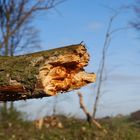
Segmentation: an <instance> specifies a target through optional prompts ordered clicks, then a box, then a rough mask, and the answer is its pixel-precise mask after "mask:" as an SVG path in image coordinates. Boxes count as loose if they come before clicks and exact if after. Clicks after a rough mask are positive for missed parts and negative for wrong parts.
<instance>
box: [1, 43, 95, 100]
mask: <svg viewBox="0 0 140 140" xmlns="http://www.w3.org/2000/svg"><path fill="white" fill-rule="evenodd" d="M88 61H89V55H88V53H87V50H86V48H85V46H84V45H82V44H77V45H70V46H66V47H62V48H57V49H52V50H48V51H42V52H37V53H32V54H27V55H22V56H15V57H2V56H0V101H14V100H21V99H29V98H40V97H45V96H52V95H56V94H57V93H59V92H67V91H71V90H74V89H78V88H80V87H82V86H85V85H87V84H88V83H91V82H95V74H94V73H86V72H85V71H84V68H83V67H84V66H86V65H87V64H88Z"/></svg>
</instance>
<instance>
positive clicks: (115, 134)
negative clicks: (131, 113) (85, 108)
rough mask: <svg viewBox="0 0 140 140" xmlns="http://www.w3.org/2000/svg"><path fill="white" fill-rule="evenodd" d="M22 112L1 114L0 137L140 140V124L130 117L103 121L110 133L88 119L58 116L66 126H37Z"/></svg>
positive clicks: (17, 139)
mask: <svg viewBox="0 0 140 140" xmlns="http://www.w3.org/2000/svg"><path fill="white" fill-rule="evenodd" d="M22 116H23V115H22V114H21V113H20V112H17V111H16V110H13V112H12V113H10V114H8V115H5V113H4V112H2V111H1V114H0V140H140V123H139V122H136V121H132V120H131V119H130V118H129V117H128V116H122V117H118V118H117V117H114V118H110V119H106V120H99V122H100V123H101V124H102V126H103V127H104V128H105V129H106V130H107V133H104V132H103V131H101V130H99V129H97V128H96V126H95V125H89V124H88V123H87V122H86V121H85V120H80V119H74V118H66V117H63V116H58V117H59V119H60V120H61V122H62V124H63V126H64V128H61V129H60V128H46V127H43V128H42V129H41V130H38V129H37V128H35V126H34V123H33V122H32V121H27V120H24V119H22Z"/></svg>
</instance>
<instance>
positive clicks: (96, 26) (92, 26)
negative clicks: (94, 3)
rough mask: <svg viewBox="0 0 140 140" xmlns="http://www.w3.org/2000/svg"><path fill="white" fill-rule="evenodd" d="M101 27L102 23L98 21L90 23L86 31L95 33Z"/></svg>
mask: <svg viewBox="0 0 140 140" xmlns="http://www.w3.org/2000/svg"><path fill="white" fill-rule="evenodd" d="M102 26H103V25H102V23H100V22H98V21H92V22H90V23H89V24H88V30H90V31H97V30H100V29H101V28H102Z"/></svg>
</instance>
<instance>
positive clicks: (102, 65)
mask: <svg viewBox="0 0 140 140" xmlns="http://www.w3.org/2000/svg"><path fill="white" fill-rule="evenodd" d="M111 10H113V12H114V14H113V15H112V16H111V17H110V20H109V22H108V26H107V31H106V34H105V39H104V44H103V48H102V57H101V61H100V64H99V68H98V72H97V82H96V85H95V92H96V98H95V102H94V105H93V115H92V116H93V118H95V116H96V112H97V108H98V102H99V99H100V96H101V89H102V86H103V83H104V82H105V81H106V80H107V75H106V73H105V69H106V66H105V65H106V60H107V53H108V49H109V46H110V42H111V39H112V36H113V34H114V33H116V32H118V31H122V30H125V29H129V28H131V27H130V26H126V27H120V28H116V29H112V25H113V22H114V20H115V19H116V18H117V16H118V15H119V14H120V12H121V11H122V10H124V9H123V8H121V9H120V10H119V11H116V10H114V9H112V8H111Z"/></svg>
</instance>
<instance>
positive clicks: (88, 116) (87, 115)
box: [78, 92, 107, 133]
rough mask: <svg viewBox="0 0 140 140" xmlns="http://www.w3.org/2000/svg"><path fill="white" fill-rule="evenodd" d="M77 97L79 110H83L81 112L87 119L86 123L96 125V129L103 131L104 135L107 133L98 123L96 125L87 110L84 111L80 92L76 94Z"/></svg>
mask: <svg viewBox="0 0 140 140" xmlns="http://www.w3.org/2000/svg"><path fill="white" fill-rule="evenodd" d="M78 97H79V104H80V108H81V109H82V110H83V112H84V113H85V115H86V117H87V121H88V122H89V123H93V124H95V125H96V127H97V128H99V129H101V130H103V131H104V132H105V133H107V130H106V129H105V128H103V127H102V126H101V124H100V123H98V122H97V121H96V120H95V119H94V118H92V115H91V114H90V113H89V112H88V110H87V109H86V107H85V105H84V102H83V96H82V94H81V93H80V92H78Z"/></svg>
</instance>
